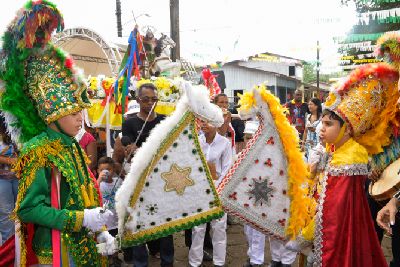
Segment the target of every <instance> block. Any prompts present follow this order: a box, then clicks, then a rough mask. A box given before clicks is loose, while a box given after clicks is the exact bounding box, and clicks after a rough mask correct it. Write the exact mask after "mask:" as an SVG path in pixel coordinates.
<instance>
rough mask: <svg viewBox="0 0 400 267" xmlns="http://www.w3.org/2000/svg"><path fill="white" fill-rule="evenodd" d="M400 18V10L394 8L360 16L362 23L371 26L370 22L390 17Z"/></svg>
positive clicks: (369, 12) (364, 13)
mask: <svg viewBox="0 0 400 267" xmlns="http://www.w3.org/2000/svg"><path fill="white" fill-rule="evenodd" d="M399 16H400V8H398V7H397V8H392V9H385V10H377V11H368V12H363V13H360V14H359V18H360V21H361V22H363V23H365V24H369V23H370V20H375V19H377V20H381V21H383V20H385V19H388V18H390V17H392V18H396V17H399Z"/></svg>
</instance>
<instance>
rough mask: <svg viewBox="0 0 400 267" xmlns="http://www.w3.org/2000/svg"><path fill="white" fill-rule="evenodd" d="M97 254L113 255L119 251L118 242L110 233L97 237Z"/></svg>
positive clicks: (102, 233) (106, 232) (103, 233)
mask: <svg viewBox="0 0 400 267" xmlns="http://www.w3.org/2000/svg"><path fill="white" fill-rule="evenodd" d="M97 242H99V244H97V245H96V246H97V252H98V253H100V254H101V255H103V256H107V255H112V254H114V253H115V252H117V251H118V246H117V242H116V240H115V237H113V236H112V235H110V233H109V232H108V231H104V232H101V233H100V234H99V235H98V236H97Z"/></svg>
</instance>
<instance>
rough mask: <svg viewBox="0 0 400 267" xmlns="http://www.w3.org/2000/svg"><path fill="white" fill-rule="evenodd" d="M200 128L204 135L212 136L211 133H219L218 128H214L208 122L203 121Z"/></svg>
mask: <svg viewBox="0 0 400 267" xmlns="http://www.w3.org/2000/svg"><path fill="white" fill-rule="evenodd" d="M200 127H201V130H202V131H203V133H204V134H210V133H214V132H217V128H216V127H214V126H212V125H211V124H209V123H208V122H206V121H201V123H200Z"/></svg>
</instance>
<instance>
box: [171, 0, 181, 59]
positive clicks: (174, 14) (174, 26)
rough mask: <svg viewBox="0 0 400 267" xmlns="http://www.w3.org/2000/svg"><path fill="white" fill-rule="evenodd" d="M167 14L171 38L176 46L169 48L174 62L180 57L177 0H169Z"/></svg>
mask: <svg viewBox="0 0 400 267" xmlns="http://www.w3.org/2000/svg"><path fill="white" fill-rule="evenodd" d="M169 12H170V13H169V15H170V23H171V39H172V40H174V42H175V43H176V46H175V47H174V48H172V49H171V59H172V61H174V62H176V60H177V59H180V57H181V49H180V41H179V0H169Z"/></svg>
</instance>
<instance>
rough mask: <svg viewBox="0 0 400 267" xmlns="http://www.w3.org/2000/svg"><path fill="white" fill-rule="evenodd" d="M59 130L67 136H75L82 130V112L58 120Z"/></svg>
mask: <svg viewBox="0 0 400 267" xmlns="http://www.w3.org/2000/svg"><path fill="white" fill-rule="evenodd" d="M58 123H59V124H60V127H61V129H62V130H63V131H64V132H65V133H66V134H67V135H69V136H75V135H77V134H78V133H79V131H80V129H81V128H82V112H80V111H79V112H75V113H72V114H70V115H67V116H64V117H62V118H60V119H58Z"/></svg>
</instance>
